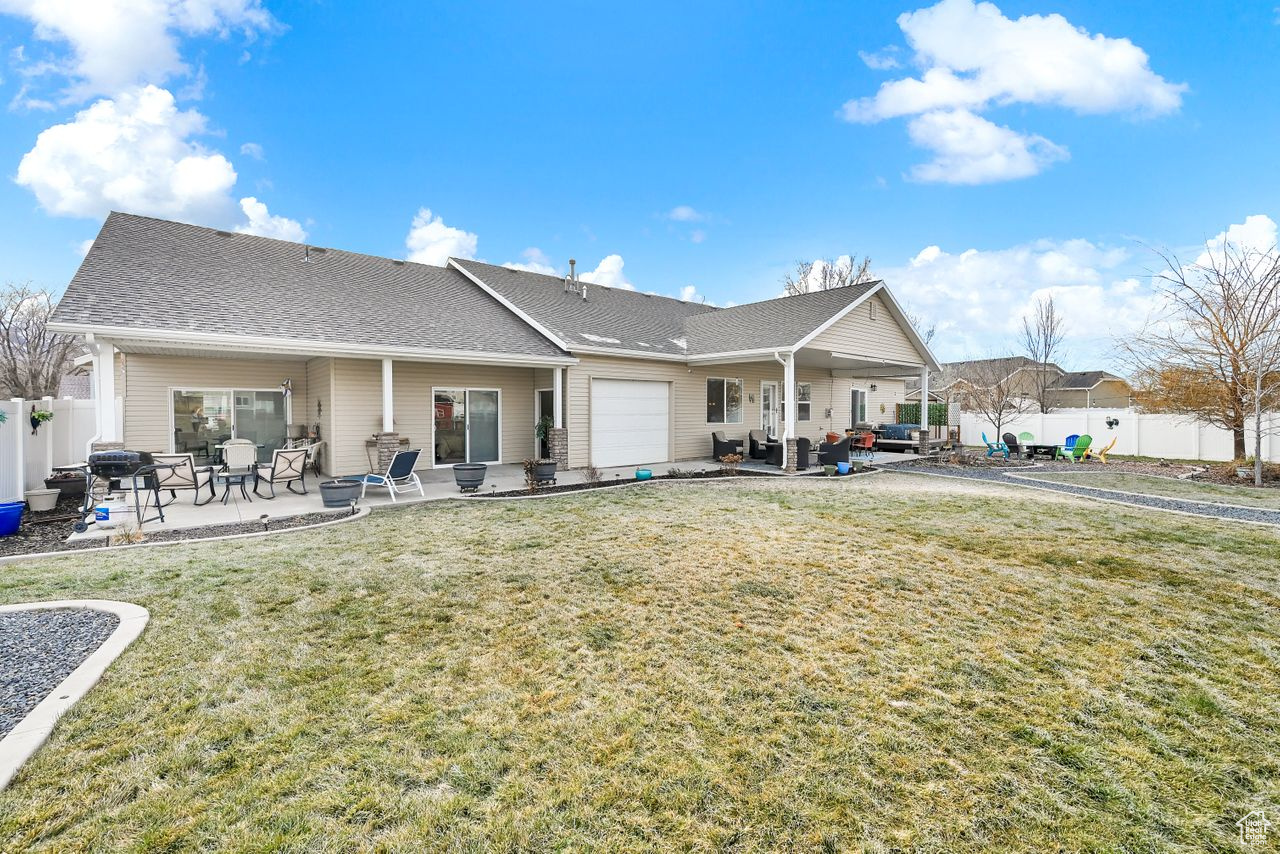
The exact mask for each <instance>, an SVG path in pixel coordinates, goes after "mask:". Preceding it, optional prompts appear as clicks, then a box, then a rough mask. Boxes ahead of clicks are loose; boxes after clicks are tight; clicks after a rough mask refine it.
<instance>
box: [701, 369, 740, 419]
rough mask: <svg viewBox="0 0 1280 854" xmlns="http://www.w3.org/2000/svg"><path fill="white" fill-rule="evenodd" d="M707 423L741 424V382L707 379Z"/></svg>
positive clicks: (718, 378) (736, 380) (722, 378)
mask: <svg viewBox="0 0 1280 854" xmlns="http://www.w3.org/2000/svg"><path fill="white" fill-rule="evenodd" d="M707 423H708V424H741V423H742V380H740V379H726V378H724V377H708V378H707Z"/></svg>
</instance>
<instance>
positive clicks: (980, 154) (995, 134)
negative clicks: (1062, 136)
mask: <svg viewBox="0 0 1280 854" xmlns="http://www.w3.org/2000/svg"><path fill="white" fill-rule="evenodd" d="M907 130H908V133H909V134H910V136H911V141H912V142H914V143H915V144H916V145H917V146H919V147H921V148H927V149H930V150H931V151H933V155H934V157H933V160H932V161H930V162H929V163H922V164H918V165H916V166H913V167H912V168H911V178H912V179H913V180H916V181H923V182H941V183H947V184H986V183H990V182H992V181H1008V180H1011V179H1013V178H1025V177H1028V176H1030V175H1035V174H1037V173H1038V172H1040V171H1041V170H1043V169H1044V168H1045V167H1046V166H1048V165H1049V164H1051V163H1054V162H1056V161H1059V160H1065V159H1067V158H1068V157H1069V156H1070V155H1069V154H1068V153H1067V150H1066V149H1065V148H1062V147H1061V146H1059V145H1054V144H1053V143H1052V142H1050V141H1049V140H1047V139H1045V138H1044V137H1042V136H1035V135H1024V134H1020V133H1018V132H1016V131H1013V130H1010V129H1009V128H1006V127H1001V126H999V125H997V124H994V123H992V122H989V121H987V120H986V119H984V118H982V117H981V116H975V115H974V114H973V113H971V112H969V111H968V110H935V111H934V112H930V113H925V114H924V115H922V116H917V117H916V118H914V119H912V120H911V123H910V124H909V125H908V129H907Z"/></svg>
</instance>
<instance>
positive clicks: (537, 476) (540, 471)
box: [533, 460, 556, 483]
mask: <svg viewBox="0 0 1280 854" xmlns="http://www.w3.org/2000/svg"><path fill="white" fill-rule="evenodd" d="M533 479H534V480H535V481H537V482H538V483H555V482H556V463H555V460H552V461H551V462H549V463H538V464H537V465H535V466H534V467H533Z"/></svg>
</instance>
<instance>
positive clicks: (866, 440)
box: [849, 433, 876, 457]
mask: <svg viewBox="0 0 1280 854" xmlns="http://www.w3.org/2000/svg"><path fill="white" fill-rule="evenodd" d="M875 447H876V434H875V433H859V434H858V435H857V436H854V437H853V442H852V444H851V445H850V446H849V449H850V450H851V451H852V452H853V453H855V454H860V455H865V456H868V457H869V456H871V455H872V453H873V452H874V451H875Z"/></svg>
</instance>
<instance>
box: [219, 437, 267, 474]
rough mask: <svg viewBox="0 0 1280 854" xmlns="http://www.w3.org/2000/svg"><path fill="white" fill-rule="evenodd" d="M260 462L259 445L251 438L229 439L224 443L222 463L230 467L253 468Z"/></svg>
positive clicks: (225, 466)
mask: <svg viewBox="0 0 1280 854" xmlns="http://www.w3.org/2000/svg"><path fill="white" fill-rule="evenodd" d="M257 462H258V446H257V444H256V443H254V442H252V441H250V440H249V439H228V440H227V441H225V442H223V443H222V465H223V467H224V468H228V469H247V468H252V467H253V466H254V465H255V464H256V463H257Z"/></svg>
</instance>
